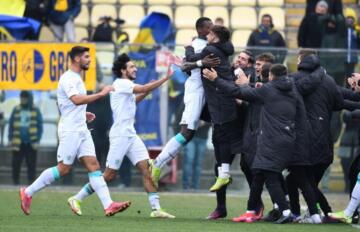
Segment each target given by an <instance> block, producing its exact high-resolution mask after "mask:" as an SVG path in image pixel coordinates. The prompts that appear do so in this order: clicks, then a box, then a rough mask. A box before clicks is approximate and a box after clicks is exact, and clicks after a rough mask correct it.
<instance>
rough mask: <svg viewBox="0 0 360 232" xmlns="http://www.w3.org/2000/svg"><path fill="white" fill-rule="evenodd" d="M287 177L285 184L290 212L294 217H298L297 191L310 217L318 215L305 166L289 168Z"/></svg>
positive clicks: (299, 212)
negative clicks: (302, 197) (301, 196)
mask: <svg viewBox="0 0 360 232" xmlns="http://www.w3.org/2000/svg"><path fill="white" fill-rule="evenodd" d="M288 170H289V172H290V173H289V175H288V176H287V177H286V183H287V188H288V193H289V198H290V208H291V212H292V213H293V214H295V215H300V214H301V211H300V202H299V191H298V189H300V190H301V191H302V194H303V196H304V199H305V201H306V203H307V205H308V208H309V212H310V215H313V214H318V213H319V211H318V209H317V207H316V197H315V192H314V189H313V187H312V186H311V184H310V180H309V176H308V175H307V167H306V166H293V167H289V168H288Z"/></svg>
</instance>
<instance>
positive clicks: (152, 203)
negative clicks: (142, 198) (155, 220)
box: [148, 192, 161, 210]
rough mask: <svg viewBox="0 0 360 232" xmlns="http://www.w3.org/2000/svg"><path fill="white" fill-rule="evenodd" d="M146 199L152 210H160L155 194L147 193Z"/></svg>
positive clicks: (156, 194) (158, 200)
mask: <svg viewBox="0 0 360 232" xmlns="http://www.w3.org/2000/svg"><path fill="white" fill-rule="evenodd" d="M148 198H149V202H150V206H151V209H152V210H158V209H160V208H161V207H160V198H159V195H158V193H157V192H152V193H148Z"/></svg>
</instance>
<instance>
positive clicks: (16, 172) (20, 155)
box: [12, 144, 37, 185]
mask: <svg viewBox="0 0 360 232" xmlns="http://www.w3.org/2000/svg"><path fill="white" fill-rule="evenodd" d="M36 156H37V151H36V150H34V149H33V148H32V146H31V144H21V145H20V147H19V150H18V151H14V152H13V158H12V178H13V182H14V184H16V185H17V184H19V179H20V171H21V164H22V161H23V159H24V158H25V161H26V166H27V177H28V183H29V184H30V183H32V182H33V181H34V180H35V175H36V160H37V159H36Z"/></svg>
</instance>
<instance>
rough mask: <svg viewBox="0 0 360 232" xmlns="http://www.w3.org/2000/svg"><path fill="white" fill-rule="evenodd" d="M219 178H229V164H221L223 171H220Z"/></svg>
mask: <svg viewBox="0 0 360 232" xmlns="http://www.w3.org/2000/svg"><path fill="white" fill-rule="evenodd" d="M219 176H220V177H221V178H229V176H230V165H229V164H227V163H222V164H221V169H220V170H219Z"/></svg>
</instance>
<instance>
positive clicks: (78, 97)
mask: <svg viewBox="0 0 360 232" xmlns="http://www.w3.org/2000/svg"><path fill="white" fill-rule="evenodd" d="M111 91H114V88H113V87H112V86H110V85H108V86H105V87H104V88H103V89H102V90H101V91H100V92H98V93H95V94H90V95H82V94H74V95H71V97H70V100H71V101H72V102H73V103H74V104H75V105H77V106H78V105H84V104H89V103H91V102H94V101H96V100H98V99H100V98H103V97H105V96H106V95H108V94H109V93H110V92H111Z"/></svg>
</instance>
